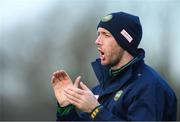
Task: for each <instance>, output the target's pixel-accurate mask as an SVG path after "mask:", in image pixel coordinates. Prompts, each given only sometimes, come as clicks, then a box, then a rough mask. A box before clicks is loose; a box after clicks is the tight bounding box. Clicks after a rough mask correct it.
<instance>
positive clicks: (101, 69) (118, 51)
mask: <svg viewBox="0 0 180 122" xmlns="http://www.w3.org/2000/svg"><path fill="white" fill-rule="evenodd" d="M97 33H98V37H97V39H96V41H95V43H96V45H97V47H98V51H99V53H100V58H99V59H97V60H96V61H95V62H93V63H92V66H93V69H94V72H95V74H96V77H97V79H98V81H99V85H97V86H96V87H94V88H93V89H92V91H91V90H90V89H89V88H88V87H87V86H86V85H85V84H84V83H83V82H81V80H80V79H81V78H80V77H77V79H76V80H75V82H74V83H73V82H72V80H71V79H70V77H69V76H68V74H67V73H66V72H65V71H63V70H60V71H56V72H54V74H53V77H52V80H51V81H52V85H53V88H54V92H55V95H56V98H57V100H58V110H57V120H91V121H92V120H94V121H103V120H107V121H108V120H109V121H112V120H116V121H122V120H126V121H131V120H132V121H137V120H141V121H142V120H155V121H156V120H160V121H165V120H166V121H168V120H171V121H172V120H176V107H177V100H176V96H175V94H174V92H173V90H172V89H171V88H170V86H169V85H168V84H167V82H166V81H165V80H164V79H163V78H162V77H161V76H160V75H159V74H158V73H157V72H156V71H154V70H153V69H152V68H151V67H149V66H148V65H146V64H145V63H144V60H143V59H144V55H145V52H144V50H143V49H139V48H138V45H139V43H140V41H141V37H142V27H141V24H140V20H139V17H137V16H134V15H131V14H128V13H124V12H117V13H111V14H109V15H106V16H105V17H103V18H102V19H101V21H100V22H99V24H98V26H97Z"/></svg>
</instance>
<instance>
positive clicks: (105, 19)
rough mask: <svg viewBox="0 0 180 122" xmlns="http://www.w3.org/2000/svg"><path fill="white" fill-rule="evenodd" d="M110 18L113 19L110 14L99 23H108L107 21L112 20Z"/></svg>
mask: <svg viewBox="0 0 180 122" xmlns="http://www.w3.org/2000/svg"><path fill="white" fill-rule="evenodd" d="M112 17H113V15H111V14H109V15H106V16H104V17H103V18H102V19H101V21H102V22H108V21H110V20H111V19H112Z"/></svg>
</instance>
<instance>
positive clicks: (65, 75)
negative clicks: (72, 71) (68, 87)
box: [61, 70, 70, 80]
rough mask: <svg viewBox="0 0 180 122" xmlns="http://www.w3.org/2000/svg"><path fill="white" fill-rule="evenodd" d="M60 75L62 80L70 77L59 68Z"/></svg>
mask: <svg viewBox="0 0 180 122" xmlns="http://www.w3.org/2000/svg"><path fill="white" fill-rule="evenodd" d="M61 75H62V77H63V79H64V80H68V79H70V77H69V75H68V74H67V73H66V72H65V71H64V70H61Z"/></svg>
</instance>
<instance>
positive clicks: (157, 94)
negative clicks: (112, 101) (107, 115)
mask: <svg viewBox="0 0 180 122" xmlns="http://www.w3.org/2000/svg"><path fill="white" fill-rule="evenodd" d="M131 94H133V95H132V97H131V98H130V99H131V101H132V102H131V104H130V105H129V106H128V113H127V118H128V120H129V121H131V120H133V121H147V120H148V121H162V120H163V116H164V115H163V114H164V109H165V101H166V100H165V99H166V98H165V96H166V95H165V92H164V89H163V88H162V87H158V85H157V83H156V82H153V83H148V84H143V83H142V84H139V87H136V89H134V90H133V91H132V92H131ZM129 101H130V100H129Z"/></svg>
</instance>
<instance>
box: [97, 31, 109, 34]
mask: <svg viewBox="0 0 180 122" xmlns="http://www.w3.org/2000/svg"><path fill="white" fill-rule="evenodd" d="M100 33H102V34H109V35H111V33H110V32H106V31H103V32H97V35H99V34H100Z"/></svg>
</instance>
